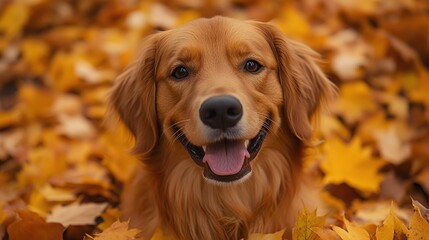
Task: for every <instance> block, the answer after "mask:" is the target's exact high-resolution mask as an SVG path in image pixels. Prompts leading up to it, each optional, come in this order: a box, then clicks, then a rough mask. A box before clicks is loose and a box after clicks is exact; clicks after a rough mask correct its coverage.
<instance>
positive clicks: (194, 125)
mask: <svg viewBox="0 0 429 240" xmlns="http://www.w3.org/2000/svg"><path fill="white" fill-rule="evenodd" d="M318 59H319V56H318V54H316V53H315V52H314V51H313V50H311V49H310V48H309V47H307V46H305V45H303V44H300V43H298V42H295V41H292V40H289V39H288V38H287V37H286V36H284V35H283V34H282V32H281V31H280V30H279V29H278V28H277V27H275V26H274V25H271V24H269V23H262V22H257V21H241V20H235V19H230V18H226V17H214V18H209V19H203V18H201V19H197V20H193V21H191V22H189V23H187V24H185V25H183V26H181V27H179V28H177V29H172V30H168V31H163V32H158V33H155V34H152V35H150V36H148V37H147V38H146V39H145V40H144V41H143V44H142V50H141V53H140V54H139V55H138V57H137V59H136V60H135V61H134V62H132V63H131V64H130V65H129V66H128V67H127V69H126V70H125V71H124V72H123V73H122V74H121V75H120V76H119V77H118V79H117V82H116V83H115V85H114V86H113V89H112V91H111V93H110V97H109V103H110V108H111V109H112V110H113V112H114V113H113V114H116V115H118V116H119V119H120V120H121V121H122V122H123V123H125V125H126V126H127V127H128V129H129V130H130V132H131V133H132V134H133V136H134V138H135V147H134V149H133V152H134V153H135V154H136V155H137V156H138V157H139V158H140V159H141V162H142V166H141V168H139V169H137V170H136V173H135V175H134V177H133V178H132V179H131V180H130V182H129V183H128V184H127V185H126V186H125V190H124V192H123V196H122V206H121V209H122V214H123V217H124V219H130V225H131V226H132V227H138V228H139V229H141V230H142V236H143V237H144V238H145V239H150V237H151V236H152V235H153V233H154V232H155V230H156V229H161V230H162V231H163V233H164V234H167V235H170V236H172V237H173V238H175V239H205V240H210V239H214V240H221V239H242V238H244V239H246V238H247V237H248V236H249V234H250V233H270V232H274V231H278V230H280V229H282V228H285V227H287V226H288V225H290V221H291V219H293V216H291V215H293V210H292V208H293V205H294V201H295V200H294V199H295V198H296V195H297V194H298V193H297V192H298V191H299V186H300V183H301V181H302V179H303V177H302V174H301V165H302V158H303V150H304V149H305V148H306V147H307V146H308V144H309V143H310V141H311V138H312V124H311V123H312V120H311V119H312V118H313V115H315V114H316V113H317V112H318V109H319V108H320V107H321V106H322V105H323V103H324V102H326V101H327V100H328V99H329V98H330V97H331V96H332V95H333V92H334V85H333V84H332V83H331V82H330V81H329V80H328V79H327V77H326V76H325V75H324V74H323V72H322V71H321V69H320V68H319V67H318V65H317V60H318ZM299 201H300V200H299Z"/></svg>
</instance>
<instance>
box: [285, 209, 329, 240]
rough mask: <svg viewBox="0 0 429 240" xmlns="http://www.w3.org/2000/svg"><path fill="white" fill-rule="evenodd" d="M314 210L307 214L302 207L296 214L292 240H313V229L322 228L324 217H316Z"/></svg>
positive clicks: (314, 235)
mask: <svg viewBox="0 0 429 240" xmlns="http://www.w3.org/2000/svg"><path fill="white" fill-rule="evenodd" d="M316 212H317V211H316V210H314V211H313V212H309V211H308V210H307V208H305V207H304V209H303V210H301V211H299V212H298V217H297V220H296V223H295V226H294V228H293V229H292V240H315V239H316V238H317V235H316V234H315V233H314V232H313V230H312V229H313V228H314V227H323V225H324V224H325V220H326V216H321V217H318V216H317V214H316Z"/></svg>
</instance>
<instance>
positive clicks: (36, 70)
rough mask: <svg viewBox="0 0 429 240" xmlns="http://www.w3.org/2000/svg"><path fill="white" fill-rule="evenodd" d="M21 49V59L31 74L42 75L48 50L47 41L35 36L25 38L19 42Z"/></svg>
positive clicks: (45, 66)
mask: <svg viewBox="0 0 429 240" xmlns="http://www.w3.org/2000/svg"><path fill="white" fill-rule="evenodd" d="M21 50H22V57H23V60H24V62H25V63H27V64H28V66H29V70H30V71H31V72H32V73H33V74H35V75H42V74H44V73H45V72H46V68H47V64H46V61H47V58H48V56H49V51H50V49H49V45H48V44H47V43H45V42H44V41H41V40H38V39H35V38H34V39H32V38H29V39H25V40H24V41H23V42H22V43H21Z"/></svg>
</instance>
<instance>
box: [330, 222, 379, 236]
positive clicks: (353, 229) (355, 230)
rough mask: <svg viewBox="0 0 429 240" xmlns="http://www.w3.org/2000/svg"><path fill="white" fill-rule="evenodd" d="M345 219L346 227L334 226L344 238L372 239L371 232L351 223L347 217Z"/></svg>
mask: <svg viewBox="0 0 429 240" xmlns="http://www.w3.org/2000/svg"><path fill="white" fill-rule="evenodd" d="M343 221H344V224H345V227H346V229H342V228H340V227H337V226H333V227H332V229H333V230H334V231H335V232H336V233H337V234H338V235H339V236H340V237H341V239H342V240H370V237H369V234H368V232H367V231H366V230H365V229H363V228H361V227H359V226H356V225H353V224H351V223H350V222H349V221H348V220H347V219H346V218H343ZM346 230H347V231H346Z"/></svg>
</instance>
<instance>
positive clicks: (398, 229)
mask: <svg viewBox="0 0 429 240" xmlns="http://www.w3.org/2000/svg"><path fill="white" fill-rule="evenodd" d="M407 235H408V228H407V227H406V226H405V224H404V223H403V222H402V221H401V220H399V218H398V217H397V216H396V214H395V212H394V210H393V205H392V206H391V208H390V212H389V215H388V216H387V218H386V219H385V220H384V222H383V224H382V225H380V226H378V227H377V231H376V238H377V239H378V240H384V239H392V240H400V239H404V238H406V236H407Z"/></svg>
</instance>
